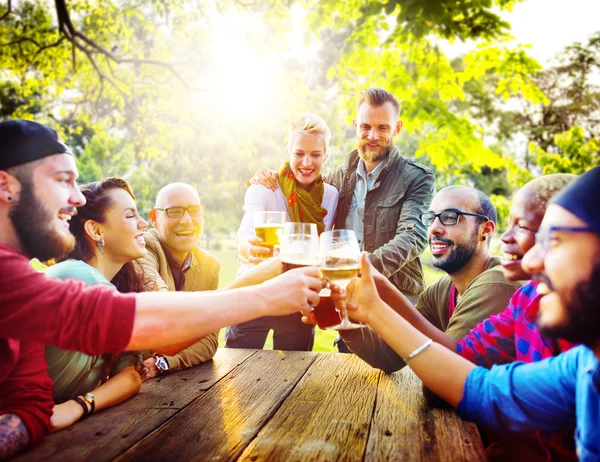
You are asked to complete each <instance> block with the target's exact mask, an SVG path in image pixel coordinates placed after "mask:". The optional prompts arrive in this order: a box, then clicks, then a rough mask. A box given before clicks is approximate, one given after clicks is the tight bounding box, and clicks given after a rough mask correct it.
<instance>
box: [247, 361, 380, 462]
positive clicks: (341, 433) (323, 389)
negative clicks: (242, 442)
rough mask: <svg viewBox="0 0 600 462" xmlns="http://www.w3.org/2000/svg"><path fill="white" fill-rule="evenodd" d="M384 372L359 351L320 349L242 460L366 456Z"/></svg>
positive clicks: (296, 459)
mask: <svg viewBox="0 0 600 462" xmlns="http://www.w3.org/2000/svg"><path fill="white" fill-rule="evenodd" d="M380 375H381V372H379V371H377V370H376V369H373V368H372V367H370V366H369V365H367V364H366V363H364V362H363V361H361V360H360V359H359V358H358V357H356V356H355V355H345V354H344V355H341V354H320V355H319V357H318V358H317V360H316V361H315V362H314V364H313V365H312V366H311V368H310V369H309V370H308V372H307V373H306V375H305V376H304V377H303V378H302V380H301V381H300V382H299V383H298V386H297V387H296V388H295V390H294V391H293V392H292V393H291V394H290V396H289V397H288V398H287V400H286V401H285V402H284V403H283V405H282V406H281V408H280V409H279V411H278V412H277V414H275V415H274V416H273V418H272V419H271V420H270V421H269V422H268V424H267V425H266V426H265V427H264V428H263V429H262V430H261V431H260V433H259V434H258V435H257V437H256V438H255V439H254V440H253V441H252V443H251V444H250V445H249V446H248V447H247V448H246V450H245V451H244V452H243V454H242V456H241V458H240V460H249V461H253V462H254V461H313V460H319V461H361V460H363V455H364V453H365V449H366V444H367V437H368V435H369V427H370V423H371V417H372V415H373V408H374V405H375V396H376V393H377V383H378V381H379V377H380Z"/></svg>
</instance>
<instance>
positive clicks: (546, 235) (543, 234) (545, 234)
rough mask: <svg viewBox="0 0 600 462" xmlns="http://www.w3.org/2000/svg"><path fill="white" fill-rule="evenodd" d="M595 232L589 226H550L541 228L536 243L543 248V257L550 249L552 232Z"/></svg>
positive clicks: (536, 236)
mask: <svg viewBox="0 0 600 462" xmlns="http://www.w3.org/2000/svg"><path fill="white" fill-rule="evenodd" d="M553 232H559V233H595V232H596V231H594V230H593V229H592V228H590V227H589V226H548V227H545V228H540V230H539V231H538V232H537V233H536V235H535V243H536V244H538V245H539V246H540V247H541V248H542V257H544V256H546V255H547V254H548V252H549V250H550V242H551V241H552V233H553Z"/></svg>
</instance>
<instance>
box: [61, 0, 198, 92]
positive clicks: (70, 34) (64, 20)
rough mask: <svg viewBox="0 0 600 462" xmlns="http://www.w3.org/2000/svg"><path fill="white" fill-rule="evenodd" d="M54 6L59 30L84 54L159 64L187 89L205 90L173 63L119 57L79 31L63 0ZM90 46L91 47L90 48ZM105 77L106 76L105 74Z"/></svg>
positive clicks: (126, 61)
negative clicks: (193, 83)
mask: <svg viewBox="0 0 600 462" xmlns="http://www.w3.org/2000/svg"><path fill="white" fill-rule="evenodd" d="M55 6H56V14H57V17H58V24H59V29H60V31H61V32H62V33H63V34H64V35H65V36H66V38H67V39H68V40H69V41H70V42H71V43H73V45H75V46H76V47H77V48H78V49H80V50H82V51H84V49H85V51H87V53H86V56H88V57H89V56H90V52H91V51H92V50H95V51H96V52H98V53H101V54H103V55H104V56H106V57H107V58H109V59H110V60H112V61H114V62H115V63H117V64H138V65H151V66H159V67H163V68H165V69H167V70H168V71H169V72H170V73H171V74H172V75H173V76H174V77H175V78H176V79H177V80H179V82H180V83H181V84H182V85H183V86H184V87H185V88H186V89H188V90H192V91H206V90H203V89H198V88H193V87H190V85H189V84H188V83H187V82H186V80H185V79H184V78H183V77H182V76H181V75H180V74H179V73H178V72H177V70H176V69H175V67H174V66H173V64H170V63H165V62H163V61H158V60H152V59H150V60H148V59H131V58H120V57H118V56H116V55H115V54H114V53H112V52H111V51H109V50H107V49H106V48H104V47H103V46H101V45H99V44H98V43H96V42H95V41H94V40H92V39H90V38H89V37H87V36H86V35H84V34H82V33H81V32H79V31H78V30H77V29H76V28H75V26H74V25H73V22H72V21H71V17H70V15H69V11H68V9H67V5H66V2H65V0H55ZM78 39H79V40H81V41H82V42H84V43H85V44H86V45H87V47H86V46H83V45H82V44H81V43H78ZM90 48H91V49H90ZM94 67H95V68H97V66H94ZM105 77H106V76H105Z"/></svg>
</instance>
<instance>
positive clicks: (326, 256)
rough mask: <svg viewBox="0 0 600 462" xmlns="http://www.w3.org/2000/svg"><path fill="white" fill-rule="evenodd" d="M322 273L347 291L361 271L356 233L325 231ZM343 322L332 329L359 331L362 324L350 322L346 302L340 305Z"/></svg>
mask: <svg viewBox="0 0 600 462" xmlns="http://www.w3.org/2000/svg"><path fill="white" fill-rule="evenodd" d="M320 249H321V266H320V268H321V273H322V274H323V277H324V278H325V279H327V280H328V281H329V282H331V283H333V284H335V285H337V286H339V287H340V288H341V289H342V290H346V287H348V284H350V281H352V279H354V278H355V277H356V276H357V275H358V273H359V271H360V246H359V245H358V240H357V239H356V235H355V234H354V231H351V230H349V229H336V230H334V231H325V232H324V233H322V234H321V242H320ZM340 314H341V318H342V322H341V323H340V324H338V325H337V326H332V327H331V329H335V330H346V329H358V328H360V327H362V326H361V325H360V324H355V323H353V322H350V320H349V319H348V313H347V312H346V302H345V301H342V302H341V303H340Z"/></svg>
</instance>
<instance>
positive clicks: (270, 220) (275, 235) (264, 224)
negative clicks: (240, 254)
mask: <svg viewBox="0 0 600 462" xmlns="http://www.w3.org/2000/svg"><path fill="white" fill-rule="evenodd" d="M284 222H285V212H263V211H257V212H254V232H255V233H256V235H257V236H258V237H260V238H261V239H262V242H260V243H258V244H257V245H259V246H261V247H267V248H268V249H269V253H266V254H257V255H256V256H257V257H262V258H269V257H272V256H273V246H275V245H278V244H279V236H280V234H281V230H282V228H283V223H284Z"/></svg>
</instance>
